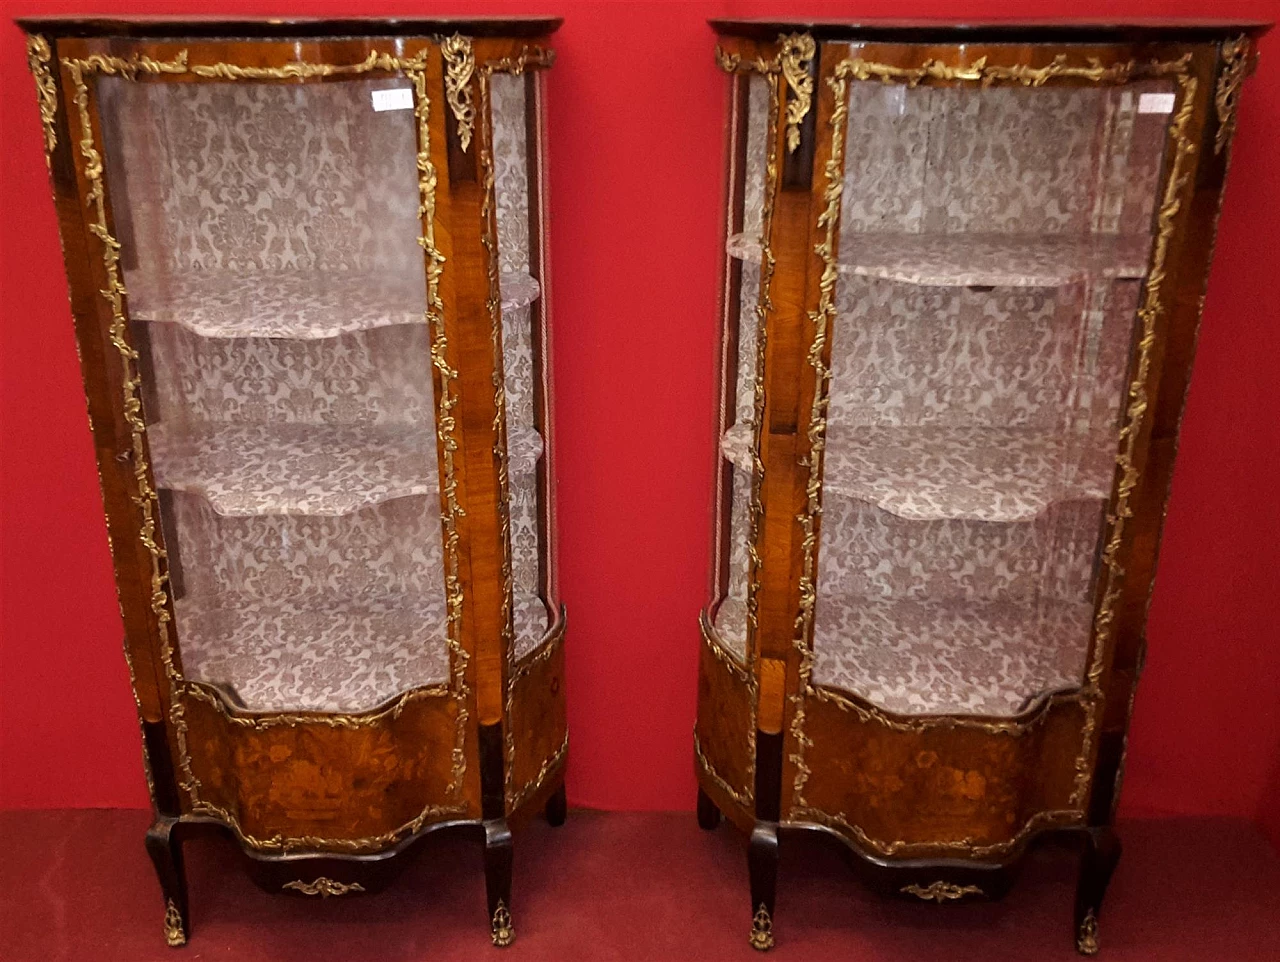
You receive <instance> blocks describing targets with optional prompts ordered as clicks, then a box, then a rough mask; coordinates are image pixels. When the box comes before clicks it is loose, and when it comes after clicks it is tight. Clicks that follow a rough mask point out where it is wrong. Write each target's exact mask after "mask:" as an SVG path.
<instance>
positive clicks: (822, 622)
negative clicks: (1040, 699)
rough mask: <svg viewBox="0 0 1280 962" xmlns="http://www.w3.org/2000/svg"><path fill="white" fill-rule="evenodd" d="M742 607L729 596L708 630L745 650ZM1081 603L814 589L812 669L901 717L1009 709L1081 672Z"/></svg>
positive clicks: (1084, 636) (1087, 615)
mask: <svg viewBox="0 0 1280 962" xmlns="http://www.w3.org/2000/svg"><path fill="white" fill-rule="evenodd" d="M746 613H747V606H746V604H745V603H744V602H743V601H742V600H741V599H738V598H732V597H731V598H727V599H726V600H725V601H724V603H723V604H721V606H720V609H719V611H717V613H716V619H715V629H716V635H717V636H718V637H719V639H720V641H721V643H722V644H723V646H724V647H726V648H728V649H729V650H730V651H732V652H734V653H735V654H736V655H737V656H738V657H739V658H742V657H743V652H744V650H745V647H746V630H747V618H746ZM1092 620H1093V606H1092V605H1090V604H1087V603H1079V604H1076V603H1067V602H1061V601H1041V602H1039V603H1038V604H1033V603H1017V602H993V601H985V602H975V601H945V602H943V601H916V600H909V599H901V600H899V599H886V598H861V597H860V598H832V597H829V596H827V595H823V594H820V595H819V600H818V604H817V610H816V621H815V624H814V643H813V647H814V673H813V679H814V681H815V682H816V683H818V684H820V685H828V686H830V687H833V688H839V689H842V690H844V691H847V692H852V693H853V694H856V695H859V696H861V697H862V698H865V699H867V700H868V701H870V702H871V703H872V704H874V705H876V706H878V707H880V708H883V709H884V710H886V711H890V712H894V713H895V714H902V715H928V714H963V715H993V716H997V717H1009V716H1012V715H1017V714H1019V713H1021V712H1023V711H1025V710H1026V709H1027V707H1028V706H1029V703H1030V702H1031V701H1032V700H1033V699H1035V698H1036V697H1037V696H1039V695H1041V694H1044V693H1046V692H1051V691H1058V690H1061V689H1064V688H1074V687H1076V686H1078V685H1079V684H1080V683H1081V680H1082V679H1083V677H1084V663H1085V657H1086V651H1087V646H1088V639H1089V632H1090V628H1091V625H1092Z"/></svg>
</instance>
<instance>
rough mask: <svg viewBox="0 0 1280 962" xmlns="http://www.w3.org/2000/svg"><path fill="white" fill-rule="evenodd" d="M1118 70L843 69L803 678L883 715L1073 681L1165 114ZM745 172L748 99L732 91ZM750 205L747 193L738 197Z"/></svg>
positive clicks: (738, 523) (760, 102)
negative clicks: (741, 104)
mask: <svg viewBox="0 0 1280 962" xmlns="http://www.w3.org/2000/svg"><path fill="white" fill-rule="evenodd" d="M1166 87H1167V84H1166V83H1164V82H1163V81H1154V82H1149V83H1148V82H1143V83H1142V84H1134V85H1130V86H1127V87H1122V88H1089V87H1079V88H1076V87H1056V88H1031V89H1024V88H967V87H927V86H922V87H918V88H906V87H903V86H899V85H892V84H890V85H882V84H878V83H867V84H858V83H855V84H853V85H851V88H850V89H851V93H850V96H851V103H850V110H849V135H848V137H847V138H846V154H845V186H844V192H843V195H842V213H841V238H840V246H839V251H840V262H841V263H840V265H839V266H840V279H839V281H838V283H837V286H836V292H835V296H836V304H835V308H836V310H835V317H834V320H833V323H832V326H831V328H830V332H829V333H830V339H831V389H830V403H829V406H828V409H827V418H826V420H827V437H826V450H825V458H824V476H823V489H822V491H823V503H822V515H821V529H820V530H821V541H820V545H819V551H818V572H817V575H818V578H817V585H818V597H817V602H816V608H815V626H814V639H813V646H814V669H813V675H812V678H813V681H814V683H816V684H821V685H828V686H832V687H836V688H840V689H844V690H846V691H849V692H852V693H855V694H857V695H860V696H862V697H863V698H866V699H868V700H870V701H871V702H872V703H874V704H876V705H878V706H880V707H882V708H884V709H886V710H888V711H891V712H897V713H902V714H939V713H946V714H975V715H991V716H1003V717H1007V716H1010V715H1014V714H1018V713H1019V712H1021V711H1023V710H1025V709H1026V708H1027V707H1028V705H1029V704H1031V703H1032V702H1033V701H1034V700H1035V699H1036V698H1037V697H1039V696H1041V695H1043V694H1044V693H1046V692H1050V691H1054V690H1059V689H1063V688H1071V687H1075V686H1078V685H1079V684H1080V680H1081V678H1082V677H1083V671H1084V661H1085V657H1086V653H1087V649H1088V644H1089V638H1090V633H1091V628H1092V610H1093V609H1092V597H1093V591H1092V588H1093V580H1094V575H1095V570H1096V563H1097V561H1096V558H1097V551H1098V541H1099V538H1100V537H1101V533H1102V531H1103V525H1104V506H1105V502H1106V499H1107V497H1108V496H1109V494H1110V491H1111V487H1112V483H1113V478H1114V472H1115V455H1116V451H1117V448H1118V438H1117V433H1116V432H1117V425H1118V419H1119V413H1120V405H1121V403H1122V401H1123V397H1124V384H1125V379H1126V377H1127V369H1128V364H1129V356H1130V351H1131V346H1132V336H1133V329H1134V319H1135V313H1136V309H1137V303H1138V295H1139V292H1140V288H1141V285H1140V279H1141V278H1142V277H1143V275H1144V274H1145V271H1146V266H1147V260H1148V257H1149V248H1150V226H1151V218H1152V213H1153V204H1154V197H1155V189H1156V186H1157V184H1158V178H1159V172H1160V168H1161V164H1162V161H1163V150H1164V137H1165V125H1166V124H1167V117H1162V116H1160V115H1152V114H1139V113H1137V98H1138V96H1139V95H1140V94H1141V93H1142V92H1147V91H1150V90H1163V89H1165V88H1166ZM749 105H750V113H749V117H748V153H747V163H748V168H747V185H748V190H747V193H748V195H749V196H756V197H757V199H758V197H759V196H760V195H759V191H756V194H755V195H753V194H752V185H753V184H754V183H755V182H756V179H757V178H759V177H761V176H762V174H763V166H764V150H763V135H762V131H763V129H764V125H765V110H766V106H767V104H766V102H765V100H764V99H763V98H759V97H757V96H755V91H754V89H753V91H752V94H751V96H750V99H749ZM748 213H750V212H748ZM759 230H760V226H759V223H758V218H757V220H756V221H755V222H753V221H751V220H750V217H748V218H746V219H744V225H743V233H741V234H738V235H735V236H733V237H731V238H730V240H729V245H728V252H729V254H730V255H731V256H735V257H739V258H741V259H742V260H743V270H742V301H741V305H740V311H739V324H738V337H739V352H738V358H737V362H738V363H737V370H736V375H737V381H736V389H737V403H736V406H735V416H736V420H735V423H734V424H733V425H732V426H731V427H729V429H728V430H727V431H726V432H725V434H724V436H723V438H722V439H721V450H722V452H723V454H724V456H725V458H726V459H727V460H729V461H730V462H731V463H732V464H733V465H734V466H735V470H734V471H733V472H731V474H732V479H733V480H732V508H731V518H730V530H729V532H728V539H729V546H728V550H729V579H728V584H727V585H726V589H727V590H726V592H725V596H724V598H723V600H722V602H721V603H720V605H719V607H718V609H717V610H716V612H715V629H716V637H717V638H718V639H719V641H720V642H721V643H722V644H723V645H724V646H725V647H726V648H728V649H729V650H730V651H733V652H734V653H736V654H737V655H738V656H739V657H743V656H744V653H745V636H746V595H747V581H746V575H747V570H748V551H747V549H748V544H747V539H748V533H749V524H748V521H749V498H750V485H751V470H752V446H753V443H754V433H755V428H754V425H753V423H752V421H753V418H754V411H753V410H752V406H751V403H750V398H751V397H752V391H753V385H754V379H755V369H754V364H755V348H754V341H755V314H754V308H755V305H756V302H757V299H758V285H759V267H758V263H759V260H760V246H761V245H760V237H759Z"/></svg>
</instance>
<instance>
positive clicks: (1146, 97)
mask: <svg viewBox="0 0 1280 962" xmlns="http://www.w3.org/2000/svg"><path fill="white" fill-rule="evenodd" d="M1173 101H1174V96H1173V94H1143V95H1142V96H1141V97H1139V98H1138V113H1140V114H1169V113H1173Z"/></svg>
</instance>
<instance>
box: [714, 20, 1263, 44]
mask: <svg viewBox="0 0 1280 962" xmlns="http://www.w3.org/2000/svg"><path fill="white" fill-rule="evenodd" d="M707 22H708V23H710V24H711V28H712V29H713V30H715V32H716V33H718V34H720V35H721V36H727V37H746V38H748V39H751V40H776V39H777V38H778V36H779V34H786V33H809V34H811V35H812V36H813V38H814V39H815V40H850V41H857V40H866V41H875V42H881V43H895V42H896V43H1121V42H1127V43H1132V42H1139V43H1151V42H1158V41H1184V42H1185V41H1217V40H1225V39H1227V38H1228V37H1237V36H1239V35H1240V34H1242V33H1246V34H1249V35H1250V36H1253V37H1258V36H1261V35H1262V34H1264V33H1266V32H1267V31H1268V30H1269V29H1271V26H1272V24H1270V23H1267V22H1265V21H1262V20H1124V21H1119V22H1108V23H1103V22H1098V21H1087V20H972V21H954V20H721V19H713V20H709V21H707Z"/></svg>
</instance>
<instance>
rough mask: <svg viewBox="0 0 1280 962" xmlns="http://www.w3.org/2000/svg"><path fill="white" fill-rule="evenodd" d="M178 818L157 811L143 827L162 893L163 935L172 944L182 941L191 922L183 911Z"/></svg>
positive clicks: (184, 891)
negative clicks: (152, 819) (151, 822)
mask: <svg viewBox="0 0 1280 962" xmlns="http://www.w3.org/2000/svg"><path fill="white" fill-rule="evenodd" d="M179 826H180V823H179V821H178V819H176V818H171V817H169V816H166V815H161V816H160V817H159V818H157V819H156V822H155V824H154V825H152V826H151V828H149V829H148V830H147V854H148V855H150V856H151V863H152V864H153V865H154V866H155V867H156V877H157V878H158V879H159V880H160V893H161V895H162V896H163V897H164V938H165V941H166V942H168V943H169V944H170V945H172V946H179V945H186V944H187V933H188V932H190V931H191V922H190V918H189V916H188V914H187V873H186V869H185V868H184V867H183V864H182V841H181V839H180V838H179V837H178V829H179Z"/></svg>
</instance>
